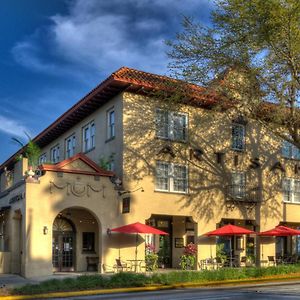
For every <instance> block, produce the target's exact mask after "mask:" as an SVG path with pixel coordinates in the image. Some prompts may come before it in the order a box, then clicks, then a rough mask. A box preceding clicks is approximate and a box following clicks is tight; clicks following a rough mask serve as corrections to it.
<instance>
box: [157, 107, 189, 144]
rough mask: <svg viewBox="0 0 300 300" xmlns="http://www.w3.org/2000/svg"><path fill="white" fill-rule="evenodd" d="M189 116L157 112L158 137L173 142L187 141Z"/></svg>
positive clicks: (160, 110)
mask: <svg viewBox="0 0 300 300" xmlns="http://www.w3.org/2000/svg"><path fill="white" fill-rule="evenodd" d="M187 120H188V119H187V114H183V113H178V112H172V111H166V110H162V109H157V110H156V122H155V123H156V136H157V137H159V138H163V139H170V140H173V141H186V139H187V122H188V121H187Z"/></svg>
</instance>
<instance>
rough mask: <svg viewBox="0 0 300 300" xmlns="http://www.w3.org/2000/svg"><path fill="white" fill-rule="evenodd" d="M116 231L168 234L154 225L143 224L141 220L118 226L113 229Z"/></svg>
mask: <svg viewBox="0 0 300 300" xmlns="http://www.w3.org/2000/svg"><path fill="white" fill-rule="evenodd" d="M111 231H114V232H122V233H146V234H147V233H148V234H161V235H168V233H167V232H164V231H161V230H158V229H156V228H154V227H151V226H148V225H145V224H142V223H140V222H136V223H133V224H128V225H125V226H121V227H117V228H113V229H111Z"/></svg>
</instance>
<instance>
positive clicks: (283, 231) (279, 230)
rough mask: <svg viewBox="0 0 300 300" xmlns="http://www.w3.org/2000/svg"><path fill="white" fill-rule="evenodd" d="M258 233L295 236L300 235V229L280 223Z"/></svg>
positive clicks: (261, 234)
mask: <svg viewBox="0 0 300 300" xmlns="http://www.w3.org/2000/svg"><path fill="white" fill-rule="evenodd" d="M258 235H260V236H293V235H300V230H296V229H292V228H289V227H287V226H283V225H278V226H276V227H275V228H272V229H270V230H267V231H262V232H260V233H259V234H258ZM263 255H264V254H263V248H262V257H263Z"/></svg>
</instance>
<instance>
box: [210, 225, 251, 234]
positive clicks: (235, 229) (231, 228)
mask: <svg viewBox="0 0 300 300" xmlns="http://www.w3.org/2000/svg"><path fill="white" fill-rule="evenodd" d="M253 233H255V232H254V231H252V230H249V229H246V228H243V227H239V226H235V225H231V224H228V225H225V226H223V227H220V228H218V229H216V230H213V231H210V232H208V233H206V234H205V235H207V236H213V235H216V236H223V235H240V234H253Z"/></svg>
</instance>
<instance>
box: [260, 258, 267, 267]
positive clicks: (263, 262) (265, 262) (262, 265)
mask: <svg viewBox="0 0 300 300" xmlns="http://www.w3.org/2000/svg"><path fill="white" fill-rule="evenodd" d="M268 264H269V262H268V260H267V259H261V260H260V266H261V267H267V266H268Z"/></svg>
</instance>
